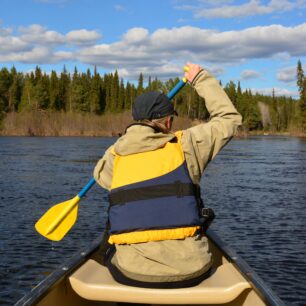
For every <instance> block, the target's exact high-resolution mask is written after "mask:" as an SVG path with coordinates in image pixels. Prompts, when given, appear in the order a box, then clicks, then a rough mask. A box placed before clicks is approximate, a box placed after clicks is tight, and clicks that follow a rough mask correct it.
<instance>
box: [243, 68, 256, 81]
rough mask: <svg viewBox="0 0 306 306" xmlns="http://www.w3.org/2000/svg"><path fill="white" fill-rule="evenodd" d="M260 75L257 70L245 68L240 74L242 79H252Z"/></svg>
mask: <svg viewBox="0 0 306 306" xmlns="http://www.w3.org/2000/svg"><path fill="white" fill-rule="evenodd" d="M258 77H260V73H259V72H257V71H255V70H244V71H242V72H241V74H240V78H241V80H250V79H256V78H258Z"/></svg>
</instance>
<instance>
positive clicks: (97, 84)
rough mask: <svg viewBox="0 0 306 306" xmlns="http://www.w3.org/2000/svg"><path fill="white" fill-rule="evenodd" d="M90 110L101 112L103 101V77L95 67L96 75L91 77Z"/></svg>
mask: <svg viewBox="0 0 306 306" xmlns="http://www.w3.org/2000/svg"><path fill="white" fill-rule="evenodd" d="M89 100H90V112H91V113H95V114H100V113H101V110H102V109H101V101H102V88H101V78H100V75H99V74H98V73H97V70H96V68H95V71H94V76H93V77H92V79H91V87H90V98H89Z"/></svg>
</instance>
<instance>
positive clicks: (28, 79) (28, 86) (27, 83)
mask: <svg viewBox="0 0 306 306" xmlns="http://www.w3.org/2000/svg"><path fill="white" fill-rule="evenodd" d="M33 83H34V77H33V74H32V73H31V74H30V75H26V76H25V80H24V83H23V87H22V92H21V101H20V103H19V105H18V111H20V112H22V111H31V110H33V109H34V108H35V107H34V100H35V87H34V84H33Z"/></svg>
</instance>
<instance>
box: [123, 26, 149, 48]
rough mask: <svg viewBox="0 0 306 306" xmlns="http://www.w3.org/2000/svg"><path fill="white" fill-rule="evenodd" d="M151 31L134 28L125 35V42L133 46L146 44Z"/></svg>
mask: <svg viewBox="0 0 306 306" xmlns="http://www.w3.org/2000/svg"><path fill="white" fill-rule="evenodd" d="M148 34H149V31H148V30H147V29H145V28H132V29H130V30H128V31H127V32H126V33H125V34H124V35H123V40H124V41H125V42H127V43H131V44H134V43H136V44H139V43H144V42H145V40H146V39H147V38H148Z"/></svg>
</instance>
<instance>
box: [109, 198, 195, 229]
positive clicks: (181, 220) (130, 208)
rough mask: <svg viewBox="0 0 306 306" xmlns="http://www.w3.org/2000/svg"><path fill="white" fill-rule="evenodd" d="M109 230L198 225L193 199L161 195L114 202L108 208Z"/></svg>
mask: <svg viewBox="0 0 306 306" xmlns="http://www.w3.org/2000/svg"><path fill="white" fill-rule="evenodd" d="M109 218H110V220H111V229H110V233H111V234H115V233H117V234H118V233H123V232H130V231H137V230H145V229H163V228H176V227H187V226H193V225H200V222H199V211H198V208H197V206H196V205H195V198H194V197H193V196H188V197H181V198H178V197H175V196H172V197H163V198H158V199H150V200H145V201H134V202H129V203H127V204H123V205H114V206H112V207H111V209H110V214H109Z"/></svg>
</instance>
